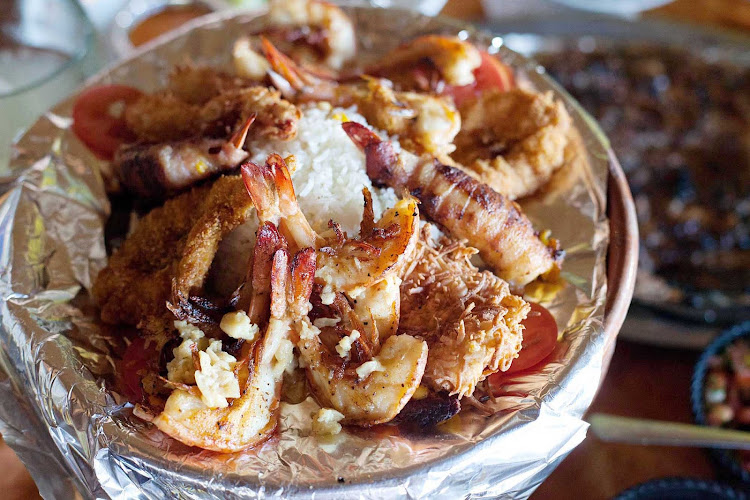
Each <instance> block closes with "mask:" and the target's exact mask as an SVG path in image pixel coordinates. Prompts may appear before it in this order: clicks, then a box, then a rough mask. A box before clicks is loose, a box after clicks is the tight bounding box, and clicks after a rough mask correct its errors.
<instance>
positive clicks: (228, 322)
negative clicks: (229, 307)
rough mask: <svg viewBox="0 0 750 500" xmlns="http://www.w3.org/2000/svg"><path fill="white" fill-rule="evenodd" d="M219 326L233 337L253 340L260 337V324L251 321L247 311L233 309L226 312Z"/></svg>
mask: <svg viewBox="0 0 750 500" xmlns="http://www.w3.org/2000/svg"><path fill="white" fill-rule="evenodd" d="M219 328H221V330H222V331H223V332H224V333H226V334H227V335H229V336H230V337H232V338H233V339H242V340H248V341H250V342H252V341H253V340H255V339H256V338H257V337H258V332H259V331H260V329H259V328H258V325H256V324H253V323H251V322H250V318H249V317H248V315H247V313H246V312H245V311H233V312H230V313H226V314H225V315H224V316H222V318H221V323H220V324H219Z"/></svg>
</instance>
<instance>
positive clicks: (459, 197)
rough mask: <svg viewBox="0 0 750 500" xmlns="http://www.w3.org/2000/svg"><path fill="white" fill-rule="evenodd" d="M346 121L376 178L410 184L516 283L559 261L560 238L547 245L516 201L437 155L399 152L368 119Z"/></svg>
mask: <svg viewBox="0 0 750 500" xmlns="http://www.w3.org/2000/svg"><path fill="white" fill-rule="evenodd" d="M343 127H344V130H346V132H347V134H349V136H350V137H351V138H352V140H353V141H354V142H355V143H356V144H357V145H359V146H360V147H361V148H362V149H363V150H364V152H365V156H366V162H367V175H369V176H370V178H371V179H372V180H373V181H374V182H376V183H379V184H384V185H387V186H391V187H405V188H407V189H408V190H410V191H411V193H412V194H413V195H414V196H416V197H417V198H418V199H419V200H420V201H421V202H422V210H423V212H424V213H425V214H426V215H427V216H428V217H430V218H431V219H432V220H433V221H435V222H437V223H438V224H439V225H440V226H442V227H444V228H445V229H446V230H447V231H448V232H450V233H451V234H452V235H453V236H455V237H458V238H465V239H467V240H468V241H469V243H470V244H471V245H472V246H474V247H476V248H477V249H478V250H479V254H480V255H481V257H482V259H483V260H484V261H485V262H486V263H487V265H489V266H490V267H492V268H493V270H494V271H495V273H496V274H497V275H498V276H499V277H500V278H502V279H504V280H506V281H507V282H508V283H509V284H510V285H511V287H512V288H515V289H520V288H522V287H523V286H525V285H526V284H528V283H530V282H531V281H533V280H534V279H536V278H537V277H539V276H541V275H543V274H545V273H549V272H550V271H553V270H556V269H557V268H558V267H559V261H560V259H561V257H562V252H561V251H560V250H559V249H558V248H556V241H552V242H551V245H550V246H548V245H545V244H544V243H543V242H542V241H541V240H540V239H539V236H538V235H537V234H536V233H535V232H534V228H533V227H532V225H531V222H530V221H529V220H528V219H527V218H526V216H525V215H524V214H523V213H522V212H521V208H520V207H519V206H518V205H517V204H516V203H514V202H512V201H511V200H509V199H507V198H505V197H504V196H502V195H501V194H499V193H497V192H496V191H493V190H492V189H491V188H490V187H489V186H487V185H486V184H483V183H481V182H479V181H477V180H476V179H474V178H473V177H470V176H469V175H467V174H465V173H464V172H463V171H461V170H459V169H457V168H455V167H451V166H448V165H443V164H441V163H440V162H438V161H437V160H435V159H434V158H431V157H427V156H425V157H418V156H415V155H413V154H411V153H408V152H406V151H401V152H400V153H397V152H396V150H395V149H394V148H393V145H392V144H391V143H390V142H388V141H383V140H381V139H380V138H379V137H378V136H377V135H376V134H375V133H374V132H372V131H371V130H369V129H368V128H367V127H365V126H363V125H360V124H358V123H354V122H348V123H344V124H343Z"/></svg>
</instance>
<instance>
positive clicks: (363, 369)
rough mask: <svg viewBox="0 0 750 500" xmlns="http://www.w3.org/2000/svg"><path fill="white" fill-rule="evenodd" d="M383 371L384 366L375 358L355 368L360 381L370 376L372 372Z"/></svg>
mask: <svg viewBox="0 0 750 500" xmlns="http://www.w3.org/2000/svg"><path fill="white" fill-rule="evenodd" d="M384 371H385V366H383V365H382V363H380V361H378V360H377V358H375V359H371V360H370V361H366V362H364V363H362V364H361V365H359V366H358V367H357V376H358V377H359V378H360V379H365V378H367V377H369V376H370V374H371V373H373V372H384Z"/></svg>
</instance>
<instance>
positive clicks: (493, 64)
mask: <svg viewBox="0 0 750 500" xmlns="http://www.w3.org/2000/svg"><path fill="white" fill-rule="evenodd" d="M480 53H481V55H482V62H481V64H480V65H479V67H478V68H477V69H475V70H474V78H475V79H476V81H475V82H474V83H471V84H469V85H463V86H460V87H455V86H451V85H447V86H446V87H445V90H443V93H444V94H447V95H449V96H452V97H453V100H454V101H455V103H456V106H460V105H461V103H463V102H464V101H466V100H467V99H470V98H471V97H475V96H476V95H477V94H479V93H480V92H482V91H483V90H487V89H493V88H494V89H500V90H510V89H512V88H513V87H515V85H516V82H515V78H514V77H513V70H512V69H511V68H510V67H509V66H506V65H505V64H503V63H502V62H500V61H499V60H498V59H497V58H496V57H494V56H492V55H490V54H489V53H487V52H485V51H483V50H482V51H480Z"/></svg>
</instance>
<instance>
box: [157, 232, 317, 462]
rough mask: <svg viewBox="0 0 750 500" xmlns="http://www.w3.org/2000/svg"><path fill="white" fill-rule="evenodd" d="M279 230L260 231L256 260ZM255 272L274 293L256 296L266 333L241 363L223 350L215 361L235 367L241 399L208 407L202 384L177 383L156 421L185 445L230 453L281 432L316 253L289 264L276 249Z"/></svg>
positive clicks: (247, 343)
mask: <svg viewBox="0 0 750 500" xmlns="http://www.w3.org/2000/svg"><path fill="white" fill-rule="evenodd" d="M274 230H275V228H274V226H273V225H272V224H270V223H267V224H266V225H265V231H264V232H261V233H259V240H258V244H257V245H256V248H258V247H260V248H261V250H260V252H256V254H255V255H256V257H257V256H261V255H264V254H266V253H268V252H266V250H268V248H267V247H268V246H270V247H274V246H275V245H277V244H278V242H279V241H280V240H281V238H280V236H279V235H276V236H275V237H271V239H270V240H269V241H265V240H264V238H265V237H266V235H269V234H270V233H272V232H273V231H274ZM253 273H254V274H256V275H258V278H259V279H257V280H253V281H254V282H255V283H258V282H259V281H263V280H264V279H265V278H267V279H268V283H266V284H265V285H264V288H265V289H267V290H268V292H269V294H268V296H267V300H266V296H265V295H263V294H259V295H254V296H253V298H254V300H255V301H258V300H260V301H261V302H262V303H263V304H264V305H266V306H267V307H268V312H267V316H268V318H269V319H268V321H267V323H266V324H265V325H264V328H263V333H262V335H261V336H260V338H258V339H255V340H252V341H250V340H246V341H245V343H244V344H243V346H242V349H241V351H240V356H239V360H236V359H235V358H234V357H232V356H231V355H228V354H227V353H225V352H223V351H221V352H215V353H214V357H215V358H217V359H220V360H224V361H225V362H226V363H227V365H229V366H230V367H231V371H225V372H224V374H223V375H224V378H231V377H235V378H236V384H237V387H238V388H239V390H238V391H237V393H236V397H234V399H231V398H230V399H231V401H226V403H225V404H226V406H225V407H213V406H209V405H208V404H207V403H206V394H203V393H202V389H200V382H198V386H197V387H196V386H193V385H187V384H184V383H183V384H175V385H176V386H177V388H176V389H175V390H174V391H173V392H172V394H171V395H170V396H169V398H168V399H167V401H166V404H165V406H164V410H163V411H162V412H161V413H160V414H158V415H157V416H156V417H155V418H154V419H153V421H152V422H153V423H154V425H156V427H157V428H159V429H160V430H161V431H162V432H164V433H166V434H169V435H170V436H172V437H174V438H175V439H178V440H179V441H182V442H183V443H185V444H188V445H191V446H198V447H201V448H204V449H207V450H213V451H218V452H223V453H231V452H236V451H240V450H243V449H246V448H248V447H250V446H254V445H256V444H258V443H260V442H262V441H264V440H265V439H267V438H268V436H269V435H270V434H271V433H272V432H273V430H274V429H275V428H276V425H277V420H278V405H279V399H280V394H281V383H282V378H283V374H284V372H285V371H287V370H288V369H291V368H292V367H293V354H292V343H291V341H290V338H291V336H292V331H293V329H294V328H295V324H297V323H299V322H300V321H301V320H302V318H303V317H304V314H305V313H306V312H307V304H308V300H309V297H310V292H311V290H312V281H311V280H312V276H313V275H314V273H315V251H314V250H313V249H311V248H308V249H304V250H302V251H300V252H299V253H297V254H296V255H295V256H294V259H292V261H291V262H290V259H289V253H288V251H287V250H286V249H284V248H277V249H276V250H275V251H273V253H272V259H271V260H270V261H268V259H264V258H255V259H254V262H253ZM256 310H257V307H256ZM257 318H258V316H256V319H257ZM214 342H218V341H214ZM200 354H201V357H200V368H201V370H199V371H196V374H195V376H194V377H195V379H196V380H199V379H198V375H199V372H206V373H202V375H203V376H205V377H208V376H209V372H208V371H207V370H208V366H206V364H205V363H206V361H205V360H206V359H209V356H208V355H207V356H205V358H204V356H203V354H204V353H203V352H201V353H200ZM231 360H234V361H231ZM215 377H216V378H215V379H212V380H211V383H213V384H216V383H217V382H218V381H222V382H224V383H227V382H226V381H224V379H222V378H218V375H216V376H215ZM220 402H221V401H220Z"/></svg>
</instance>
